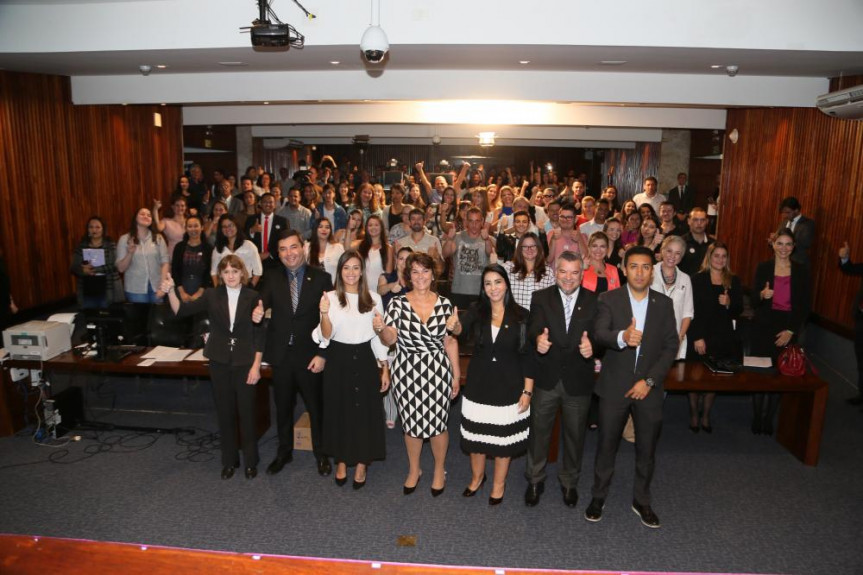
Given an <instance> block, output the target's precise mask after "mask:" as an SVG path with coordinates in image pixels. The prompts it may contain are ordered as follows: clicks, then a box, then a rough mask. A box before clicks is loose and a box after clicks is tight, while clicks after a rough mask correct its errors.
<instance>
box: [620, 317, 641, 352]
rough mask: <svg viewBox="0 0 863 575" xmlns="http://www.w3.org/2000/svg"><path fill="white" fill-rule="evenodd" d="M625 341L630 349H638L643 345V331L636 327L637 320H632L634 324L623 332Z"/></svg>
mask: <svg viewBox="0 0 863 575" xmlns="http://www.w3.org/2000/svg"><path fill="white" fill-rule="evenodd" d="M623 341H624V343H626V345H628V346H629V347H638V346H639V345H641V331H639V330H638V329H636V327H635V318H632V323H631V324H629V327H627V328H626V330H625V331H624V332H623Z"/></svg>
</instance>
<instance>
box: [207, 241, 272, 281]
mask: <svg viewBox="0 0 863 575" xmlns="http://www.w3.org/2000/svg"><path fill="white" fill-rule="evenodd" d="M230 254H234V255H235V256H237V257H238V258H240V259H241V260H243V264H245V266H246V271H247V272H249V277H253V276H260V275H263V274H264V266H263V265H262V264H261V254H260V253H258V248H257V246H255V244H253V243H252V242H250V241H249V240H246V241H244V242H243V243H242V245H241V246H240V247H238V248H237V249H236V250H234V251H233V252H232V251H231V249H230V248H229V247H228V246H225V249H224V250H222V251H219V250H217V249H213V263H212V264H211V266H210V275H211V276H216V275H219V262H221V261H222V259H224V257H225V256H227V255H230Z"/></svg>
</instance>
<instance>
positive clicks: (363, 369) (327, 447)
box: [322, 341, 386, 465]
mask: <svg viewBox="0 0 863 575" xmlns="http://www.w3.org/2000/svg"><path fill="white" fill-rule="evenodd" d="M323 385H324V388H323V391H324V393H323V402H324V406H323V407H324V409H323V411H324V420H323V442H322V444H323V445H322V451H323V452H324V453H325V454H327V455H329V456H331V457H332V458H333V459H334V460H335V461H336V462H337V463H346V464H347V465H356V464H357V463H370V462H372V461H374V460H376V459H384V458H385V457H386V437H385V435H384V433H385V428H384V407H383V401H381V393H380V387H381V378H380V373H379V372H378V364H377V360H376V359H375V356H374V354H373V353H372V347H371V343H369V342H366V343H362V344H356V345H353V344H344V343H339V342H337V341H331V342H330V345H329V348H328V350H327V364H326V367H325V368H324V383H323Z"/></svg>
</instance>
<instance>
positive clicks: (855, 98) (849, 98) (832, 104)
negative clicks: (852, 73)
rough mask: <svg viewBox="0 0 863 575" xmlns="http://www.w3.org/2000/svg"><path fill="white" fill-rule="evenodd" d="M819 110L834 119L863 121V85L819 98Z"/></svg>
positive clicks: (817, 101) (816, 103)
mask: <svg viewBox="0 0 863 575" xmlns="http://www.w3.org/2000/svg"><path fill="white" fill-rule="evenodd" d="M815 105H816V106H818V109H819V110H821V111H822V112H824V113H825V114H827V115H828V116H833V117H834V118H844V119H846V120H861V119H863V84H861V85H860V86H854V87H853V88H846V89H844V90H837V91H836V92H830V93H829V94H824V95H823V96H818V99H817V100H816V102H815Z"/></svg>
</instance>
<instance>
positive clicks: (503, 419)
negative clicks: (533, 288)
mask: <svg viewBox="0 0 863 575" xmlns="http://www.w3.org/2000/svg"><path fill="white" fill-rule="evenodd" d="M527 315H528V312H527V310H526V309H524V308H523V307H521V306H519V305H518V304H517V303H516V302H515V299H514V298H513V296H512V293H511V291H510V284H509V277H508V275H507V273H506V270H504V269H503V268H502V267H501V266H499V265H497V264H493V265H490V266H486V268H485V269H484V270H483V272H482V291H481V292H480V296H479V302H477V303H475V304H473V305H472V306H471V307H470V309H469V310H468V311H467V312H466V313H465V314H464V316H463V317H462V318H461V323H456V325H455V329H453V333H454V334H461V333H463V334H464V336H465V337H466V338H467V339H473V341H474V350H473V354H472V356H471V360H470V364H469V366H468V371H467V386H466V387H465V391H464V397H462V406H461V415H462V417H461V447H462V449H463V450H464V451H466V452H467V453H469V454H470V468H471V476H472V477H471V482H470V485H468V486H467V488H466V489H465V490H464V493H462V495H464V496H465V497H473V496H474V495H476V492H477V491H479V490H480V488H481V487H482V485H483V483H485V479H486V473H485V469H486V459H487V458H489V457H490V458H492V459H493V460H494V476H493V478H492V488H491V493H490V494H489V498H488V503H489V505H498V504H500V503H501V502H502V501H503V494H504V490H505V489H506V476H507V472H508V471H509V464H510V461H511V459H512V458H513V457H515V456H517V455H520V454H522V453H524V452H525V450H526V449H527V438H528V432H529V431H528V428H529V427H530V394H532V393H533V370H532V369H531V366H532V358H533V356H532V354H530V353H529V352H528V349H529V348H528V346H527V345H526V342H525V341H523V340H524V339H525V332H526V327H527V326H526V323H527Z"/></svg>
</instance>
